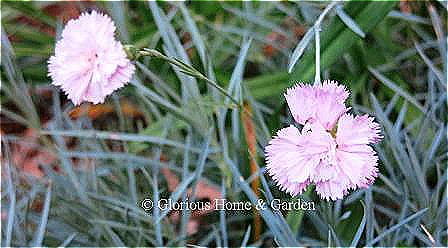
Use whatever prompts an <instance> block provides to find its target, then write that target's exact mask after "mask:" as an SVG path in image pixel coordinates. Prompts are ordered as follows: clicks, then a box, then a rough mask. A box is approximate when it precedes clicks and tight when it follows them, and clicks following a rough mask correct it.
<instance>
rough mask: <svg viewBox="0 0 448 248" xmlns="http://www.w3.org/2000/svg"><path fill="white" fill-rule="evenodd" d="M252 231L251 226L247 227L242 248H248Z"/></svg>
mask: <svg viewBox="0 0 448 248" xmlns="http://www.w3.org/2000/svg"><path fill="white" fill-rule="evenodd" d="M250 230H251V226H250V225H249V226H248V227H247V230H246V233H244V238H243V241H242V242H241V247H246V245H247V242H248V241H249V237H250Z"/></svg>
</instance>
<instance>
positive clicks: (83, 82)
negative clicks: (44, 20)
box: [48, 11, 135, 105]
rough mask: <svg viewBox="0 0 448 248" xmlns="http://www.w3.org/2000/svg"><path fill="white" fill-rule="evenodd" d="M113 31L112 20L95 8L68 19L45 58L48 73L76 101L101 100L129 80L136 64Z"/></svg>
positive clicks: (98, 101) (54, 82)
mask: <svg viewBox="0 0 448 248" xmlns="http://www.w3.org/2000/svg"><path fill="white" fill-rule="evenodd" d="M114 32H115V25H114V23H113V22H112V20H111V19H110V18H109V17H108V16H107V15H104V14H100V13H97V12H95V11H92V12H91V13H83V14H81V16H80V17H79V18H78V19H76V20H70V21H69V22H68V23H67V25H66V26H65V28H64V30H63V31H62V36H61V39H60V40H59V41H58V42H57V43H56V49H55V55H54V56H51V58H50V59H49V61H48V70H49V73H48V74H49V76H51V78H52V80H53V84H54V85H56V86H61V88H62V90H63V91H64V92H65V93H66V94H67V95H68V98H69V99H70V100H72V101H73V103H74V104H75V105H78V104H80V103H81V102H83V101H89V102H92V103H95V104H96V103H102V102H104V99H105V97H106V96H107V95H109V94H111V93H112V92H113V91H114V90H116V89H118V88H121V87H122V86H124V85H125V84H126V83H127V82H129V81H130V79H131V77H132V75H133V73H134V70H135V66H134V65H133V64H132V63H131V61H130V60H129V59H128V58H127V56H126V53H125V51H124V49H123V46H122V45H121V43H120V42H119V41H117V40H116V39H115V37H114Z"/></svg>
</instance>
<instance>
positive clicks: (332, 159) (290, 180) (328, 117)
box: [266, 81, 382, 200]
mask: <svg viewBox="0 0 448 248" xmlns="http://www.w3.org/2000/svg"><path fill="white" fill-rule="evenodd" d="M285 97H286V100H287V102H288V106H289V108H290V110H291V113H292V115H293V117H294V119H295V120H296V122H298V123H299V124H302V125H304V126H303V128H302V130H301V131H299V129H298V128H296V127H295V126H292V125H291V126H289V127H287V128H283V129H281V130H279V131H278V133H277V136H275V137H274V138H273V139H272V140H271V141H270V142H269V145H268V146H267V147H266V160H267V169H268V171H269V174H270V175H271V176H272V178H273V179H274V180H275V181H276V182H277V184H278V185H280V188H281V189H282V190H284V191H286V192H288V193H290V194H291V195H293V196H295V195H298V194H301V193H302V192H303V191H304V190H305V189H306V187H307V186H308V185H309V184H310V183H314V184H315V185H316V192H317V193H318V194H319V195H320V197H321V198H323V199H326V200H330V199H331V200H337V199H341V198H342V197H343V196H344V195H346V194H347V193H348V190H349V189H356V188H358V187H368V186H369V185H371V184H372V183H373V181H374V180H375V178H376V176H377V172H378V168H377V161H378V158H377V155H376V153H375V151H374V150H373V149H372V147H371V146H370V144H373V143H377V142H379V141H380V140H381V139H382V136H381V135H380V127H379V125H378V124H377V123H376V122H374V119H373V117H369V116H368V115H362V116H356V117H354V116H353V115H351V114H348V113H346V112H347V111H348V108H346V107H345V104H344V101H345V100H346V99H347V97H348V92H347V91H346V90H345V88H344V87H343V86H338V84H337V83H335V82H328V81H326V82H324V83H323V85H317V86H311V85H303V84H299V85H296V86H295V87H292V88H290V89H288V90H287V93H286V94H285Z"/></svg>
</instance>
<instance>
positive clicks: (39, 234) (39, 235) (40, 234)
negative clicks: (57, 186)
mask: <svg viewBox="0 0 448 248" xmlns="http://www.w3.org/2000/svg"><path fill="white" fill-rule="evenodd" d="M50 201H51V182H50V183H49V184H48V188H47V193H46V194H45V200H44V208H43V210H42V217H41V220H40V224H39V227H38V229H37V231H36V234H35V235H36V236H35V237H34V240H33V242H32V244H33V246H36V247H38V246H42V241H43V240H44V234H45V229H46V226H47V222H48V213H49V212H50Z"/></svg>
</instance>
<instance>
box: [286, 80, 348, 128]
mask: <svg viewBox="0 0 448 248" xmlns="http://www.w3.org/2000/svg"><path fill="white" fill-rule="evenodd" d="M348 96H349V93H348V92H347V91H346V90H345V88H344V86H342V85H338V84H337V83H336V82H335V81H328V80H326V81H324V83H323V84H322V85H314V86H312V85H310V84H305V85H304V84H302V83H299V84H296V85H295V86H293V87H292V88H289V89H287V90H286V94H285V98H286V101H287V103H288V106H289V109H290V110H291V114H292V116H293V118H294V120H295V121H296V122H298V123H300V124H302V125H304V124H305V122H307V121H308V122H311V123H312V122H315V121H318V122H320V123H321V124H322V125H323V126H324V127H325V129H327V130H330V129H332V128H333V126H334V124H335V122H336V120H337V119H338V118H339V117H340V116H341V115H342V114H344V113H345V112H347V111H348V109H347V108H346V107H345V104H344V101H345V100H346V99H347V97H348Z"/></svg>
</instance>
